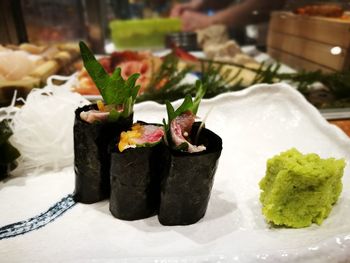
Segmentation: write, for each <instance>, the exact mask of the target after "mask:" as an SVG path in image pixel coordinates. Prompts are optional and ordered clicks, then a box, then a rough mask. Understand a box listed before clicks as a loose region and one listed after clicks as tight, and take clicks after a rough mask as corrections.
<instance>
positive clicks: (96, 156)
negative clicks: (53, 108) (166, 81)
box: [74, 104, 133, 204]
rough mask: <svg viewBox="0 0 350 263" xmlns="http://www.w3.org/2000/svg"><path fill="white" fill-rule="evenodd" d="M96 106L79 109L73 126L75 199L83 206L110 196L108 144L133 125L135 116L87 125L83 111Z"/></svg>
mask: <svg viewBox="0 0 350 263" xmlns="http://www.w3.org/2000/svg"><path fill="white" fill-rule="evenodd" d="M96 109H97V106H96V104H92V105H88V106H84V107H81V108H78V109H77V110H76V111H75V123H74V171H75V191H74V199H75V200H76V201H77V202H81V203H87V204H89V203H95V202H98V201H101V200H103V199H105V198H108V197H109V194H110V180H109V177H110V173H109V170H110V154H109V153H108V145H109V143H110V142H111V141H112V140H113V139H114V138H115V136H117V134H120V132H121V131H123V130H127V129H128V128H129V127H130V126H131V124H132V117H133V116H132V115H130V116H129V117H128V118H119V119H118V121H116V122H108V121H104V122H99V123H88V122H85V121H83V120H82V119H81V118H80V113H81V112H83V111H89V110H96Z"/></svg>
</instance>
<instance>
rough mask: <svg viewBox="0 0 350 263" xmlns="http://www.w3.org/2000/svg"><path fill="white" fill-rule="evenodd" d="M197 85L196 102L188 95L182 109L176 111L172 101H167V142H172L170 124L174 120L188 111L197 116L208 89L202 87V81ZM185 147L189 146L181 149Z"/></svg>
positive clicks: (165, 128)
mask: <svg viewBox="0 0 350 263" xmlns="http://www.w3.org/2000/svg"><path fill="white" fill-rule="evenodd" d="M195 85H196V89H197V93H196V96H195V98H194V100H192V97H191V95H189V94H187V95H186V96H185V99H184V101H183V102H182V104H181V105H180V107H179V108H177V109H176V110H175V109H174V107H173V106H172V105H171V103H170V101H165V104H166V109H167V113H168V123H166V122H165V120H164V119H163V123H164V130H165V137H166V138H165V139H166V141H167V142H171V134H170V123H171V122H172V120H174V119H175V118H176V117H178V116H180V115H181V114H183V113H185V112H187V111H190V112H192V113H193V114H197V111H198V108H199V104H200V102H201V100H202V98H203V97H204V95H205V92H206V90H207V87H206V85H202V83H201V81H200V80H197V81H196V84H195ZM180 146H181V145H180ZM180 146H179V147H180ZM184 147H188V145H187V146H185V145H182V146H181V147H180V148H181V149H183V148H184Z"/></svg>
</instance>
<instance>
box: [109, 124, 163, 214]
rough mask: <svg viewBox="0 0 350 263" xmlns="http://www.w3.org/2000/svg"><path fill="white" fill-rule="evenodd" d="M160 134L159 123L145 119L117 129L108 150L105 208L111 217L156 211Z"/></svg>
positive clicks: (160, 146) (160, 147)
mask: <svg viewBox="0 0 350 263" xmlns="http://www.w3.org/2000/svg"><path fill="white" fill-rule="evenodd" d="M163 135H164V128H163V126H160V125H153V124H146V123H136V124H134V125H133V127H132V129H131V130H130V131H127V132H122V133H121V135H120V140H119V143H118V147H114V150H113V152H112V154H111V196H110V203H109V209H110V211H111V213H112V215H113V216H114V217H116V218H119V219H123V220H137V219H142V218H147V217H149V216H152V215H155V214H156V212H157V209H158V206H159V182H160V171H159V169H160V168H159V154H160V153H161V149H162V144H161V141H162V137H163Z"/></svg>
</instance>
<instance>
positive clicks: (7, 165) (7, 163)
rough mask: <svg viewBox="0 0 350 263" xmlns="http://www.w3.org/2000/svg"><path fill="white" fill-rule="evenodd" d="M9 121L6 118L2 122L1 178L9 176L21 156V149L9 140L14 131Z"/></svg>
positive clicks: (0, 145) (0, 132) (0, 143)
mask: <svg viewBox="0 0 350 263" xmlns="http://www.w3.org/2000/svg"><path fill="white" fill-rule="evenodd" d="M8 122H9V121H8V120H6V119H5V120H2V121H1V122H0V180H2V179H5V178H6V177H8V176H9V174H10V172H11V171H12V170H13V169H15V168H16V167H17V162H16V159H17V158H18V157H19V156H20V153H19V151H18V150H17V149H16V148H15V147H13V146H12V145H11V143H10V142H9V138H10V137H11V136H12V134H13V133H12V130H11V128H10V126H9V124H8Z"/></svg>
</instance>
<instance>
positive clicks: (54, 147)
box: [5, 76, 89, 170]
mask: <svg viewBox="0 0 350 263" xmlns="http://www.w3.org/2000/svg"><path fill="white" fill-rule="evenodd" d="M53 79H59V80H66V82H65V83H64V84H63V85H54V84H53V83H52V80H53ZM75 82H76V77H75V76H72V77H62V76H52V77H50V78H49V79H48V81H47V86H46V87H45V88H42V89H33V90H32V91H31V92H30V93H29V94H28V96H27V99H26V101H24V105H23V106H22V107H21V108H20V109H18V108H16V107H14V100H13V102H12V104H11V106H10V107H7V108H5V109H6V113H7V115H8V116H10V115H12V116H11V117H12V118H11V119H12V122H11V128H12V130H13V136H12V137H11V138H10V141H11V143H12V144H13V146H15V147H16V148H17V149H18V150H19V151H20V153H21V157H20V158H19V160H18V164H19V166H18V168H17V169H19V170H22V169H23V170H27V169H35V168H49V169H59V168H62V167H65V166H69V165H72V164H73V160H74V149H73V125H74V111H75V110H76V109H77V108H78V107H79V106H82V105H86V104H89V101H87V100H86V99H85V98H84V97H82V96H81V95H80V94H77V93H73V92H72V91H71V89H72V86H73V85H74V84H75Z"/></svg>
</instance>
